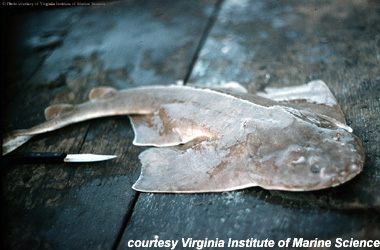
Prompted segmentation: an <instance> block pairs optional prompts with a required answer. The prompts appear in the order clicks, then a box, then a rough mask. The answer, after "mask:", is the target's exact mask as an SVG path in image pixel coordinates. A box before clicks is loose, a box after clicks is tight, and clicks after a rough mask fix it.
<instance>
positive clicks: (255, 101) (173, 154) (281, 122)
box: [3, 80, 364, 193]
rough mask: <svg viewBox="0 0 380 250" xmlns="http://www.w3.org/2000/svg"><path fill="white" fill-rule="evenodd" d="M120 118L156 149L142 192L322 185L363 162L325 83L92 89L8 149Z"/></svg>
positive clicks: (145, 166)
mask: <svg viewBox="0 0 380 250" xmlns="http://www.w3.org/2000/svg"><path fill="white" fill-rule="evenodd" d="M115 115H129V116H130V118H131V123H132V126H133V129H134V132H135V139H134V141H133V143H134V144H135V145H137V146H152V148H150V149H147V150H145V151H143V152H142V153H141V154H140V156H139V158H140V160H141V164H142V167H141V174H140V177H139V179H138V180H137V182H136V183H135V184H134V185H133V188H134V189H135V190H138V191H143V192H169V193H199V192H223V191H230V190H237V189H242V188H247V187H253V186H260V187H262V188H265V189H271V190H289V191H308V190H318V189H323V188H328V187H332V186H337V185H339V184H341V183H344V182H346V181H348V180H350V179H352V178H353V177H354V176H356V175H357V174H358V173H360V171H361V170H362V168H363V165H364V152H363V148H362V144H361V142H360V140H359V139H358V138H357V137H356V136H355V135H354V134H353V133H352V129H351V128H350V127H349V126H347V125H346V123H345V118H344V115H343V112H342V110H341V109H340V107H339V105H338V103H337V101H336V100H335V98H334V96H333V94H332V93H331V92H330V90H329V88H328V87H327V86H326V84H325V83H324V82H322V81H320V80H316V81H312V82H309V83H308V84H304V85H300V86H293V87H285V88H279V89H273V88H272V89H269V88H267V89H266V90H265V92H262V93H257V94H249V93H246V91H245V90H244V88H243V87H241V86H239V87H232V88H219V89H209V88H205V87H191V86H148V87H140V88H133V89H126V90H122V91H117V90H115V89H113V88H109V87H101V88H95V89H93V90H92V91H91V93H90V101H88V102H85V103H82V104H79V105H70V104H58V105H53V106H50V107H48V108H47V109H46V110H45V116H46V118H47V120H46V121H45V122H43V123H41V124H39V125H37V126H35V127H32V128H30V129H25V130H16V131H13V132H11V133H9V134H8V135H6V136H5V137H4V140H3V154H7V153H8V152H10V151H12V150H14V149H16V148H17V147H19V146H20V145H22V144H23V143H25V142H26V141H28V140H29V139H30V138H32V137H33V136H34V135H37V134H41V133H45V132H49V131H53V130H56V129H59V128H62V127H64V126H66V125H69V124H73V123H77V122H81V121H84V120H88V119H93V118H98V117H106V116H115Z"/></svg>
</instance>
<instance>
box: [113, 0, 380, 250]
mask: <svg viewBox="0 0 380 250" xmlns="http://www.w3.org/2000/svg"><path fill="white" fill-rule="evenodd" d="M379 8H380V5H379V4H378V3H377V2H374V1H368V2H367V1H352V2H348V1H344V2H340V1H334V2H332V1H307V2H305V1H281V2H279V1H233V0H226V1H224V2H223V5H222V8H221V11H220V13H219V15H218V19H217V21H216V23H215V25H214V26H213V27H212V30H211V33H210V35H209V36H208V38H207V40H206V42H205V44H204V46H203V47H202V50H201V51H200V56H199V58H198V60H197V61H196V63H195V65H194V68H193V71H192V74H191V76H190V79H189V82H192V83H196V84H204V85H209V86H216V85H218V84H219V83H222V82H227V81H238V82H241V83H243V84H244V85H246V87H247V88H248V89H249V91H251V92H255V91H257V90H262V89H263V88H265V87H267V86H288V85H289V86H290V85H298V84H302V83H306V82H307V81H310V80H313V79H322V80H324V81H325V82H326V83H327V84H328V85H329V87H330V88H331V89H332V91H333V93H334V94H335V95H336V97H337V100H338V102H339V104H340V105H341V106H342V108H343V111H344V112H345V114H346V116H347V120H348V123H349V125H350V126H352V128H353V129H354V131H355V133H356V134H357V135H358V136H359V138H361V139H362V140H363V143H364V149H365V152H366V156H367V163H366V165H365V169H364V171H363V173H361V174H360V175H359V176H358V177H356V178H355V179H354V180H352V181H350V182H348V183H347V184H344V185H342V186H339V187H336V188H331V189H328V190H322V191H316V192H306V193H299V192H297V193H291V192H280V191H266V190H263V189H261V188H250V189H247V190H244V191H239V192H228V193H223V194H196V195H167V194H141V195H140V197H139V200H138V202H137V204H136V206H135V209H134V213H133V214H132V217H131V220H130V223H129V224H128V226H127V228H126V230H125V233H124V235H123V238H122V240H121V243H120V249H124V248H126V247H127V246H128V244H129V243H131V244H132V243H133V242H132V241H133V240H144V239H146V240H153V239H155V237H159V239H160V240H179V241H181V238H184V239H185V240H186V239H188V238H192V239H194V240H204V239H205V238H208V239H210V240H215V239H216V238H218V239H219V240H224V241H227V240H228V239H229V238H232V239H235V240H241V239H250V238H257V239H262V240H265V239H267V238H268V239H273V240H275V241H278V240H280V239H286V238H294V237H303V238H306V239H315V238H320V239H331V240H332V242H333V244H334V242H335V239H336V238H338V237H342V238H344V239H350V238H351V237H353V238H355V239H378V238H379V237H380V227H379V225H380V224H379V214H378V212H379V210H380V193H379V190H380V176H379V169H380V152H379V145H380V143H379V138H380V137H379V130H378V127H379V125H380V124H379V121H380V117H379V116H378V113H379V106H380V105H379V104H380V99H379V93H380V91H379V86H380V84H379V80H380V78H379V76H378V75H379V74H378V73H379V70H378V69H379V63H380V61H379V53H378V52H376V53H374V51H379V48H380V47H379V38H378V34H379V26H378V23H379V22H380V20H379V15H378V10H379ZM168 211H170V212H168ZM178 244H179V246H177V248H176V249H183V245H182V243H181V242H180V243H178ZM194 248H195V247H194ZM207 249H219V248H218V247H208V248H207Z"/></svg>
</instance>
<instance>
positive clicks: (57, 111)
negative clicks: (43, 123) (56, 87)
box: [45, 103, 74, 120]
mask: <svg viewBox="0 0 380 250" xmlns="http://www.w3.org/2000/svg"><path fill="white" fill-rule="evenodd" d="M73 109H74V105H72V104H66V103H63V104H54V105H51V106H49V107H47V108H46V109H45V118H46V120H50V119H53V118H55V117H58V116H60V115H62V114H64V113H67V112H69V111H71V110H73Z"/></svg>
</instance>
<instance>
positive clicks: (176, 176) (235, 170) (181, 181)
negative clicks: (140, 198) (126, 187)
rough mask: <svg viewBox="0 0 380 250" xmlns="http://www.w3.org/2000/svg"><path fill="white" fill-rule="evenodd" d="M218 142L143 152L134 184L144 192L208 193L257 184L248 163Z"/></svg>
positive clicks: (136, 188) (134, 186)
mask: <svg viewBox="0 0 380 250" xmlns="http://www.w3.org/2000/svg"><path fill="white" fill-rule="evenodd" d="M215 143H217V142H216V141H203V142H201V143H199V144H195V145H194V146H193V147H190V148H187V149H182V147H181V146H179V147H175V148H152V149H148V150H146V151H144V152H142V153H141V154H140V156H139V158H140V161H141V163H142V167H141V174H140V177H139V179H138V180H137V182H136V183H135V184H134V185H133V187H132V188H133V189H134V190H136V191H141V192H157V193H204V192H224V191H230V190H237V189H241V188H246V187H249V186H256V184H254V183H252V180H251V179H250V178H249V177H248V173H247V169H246V164H244V163H242V162H240V161H235V160H234V159H231V158H230V157H229V155H228V152H227V151H226V150H217V149H216V147H215V146H216V145H215ZM184 146H186V145H184ZM184 148H186V147H184Z"/></svg>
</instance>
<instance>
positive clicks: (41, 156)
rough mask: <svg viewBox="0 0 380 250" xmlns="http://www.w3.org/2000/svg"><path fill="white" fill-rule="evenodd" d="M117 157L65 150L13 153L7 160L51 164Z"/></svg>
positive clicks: (14, 162)
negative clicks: (74, 152)
mask: <svg viewBox="0 0 380 250" xmlns="http://www.w3.org/2000/svg"><path fill="white" fill-rule="evenodd" d="M116 157H117V156H116V155H97V154H67V153H64V152H25V153H14V154H11V155H9V156H8V157H7V160H8V162H9V163H13V164H46V163H47V164H50V163H63V162H95V161H106V160H110V159H113V158H116Z"/></svg>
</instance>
